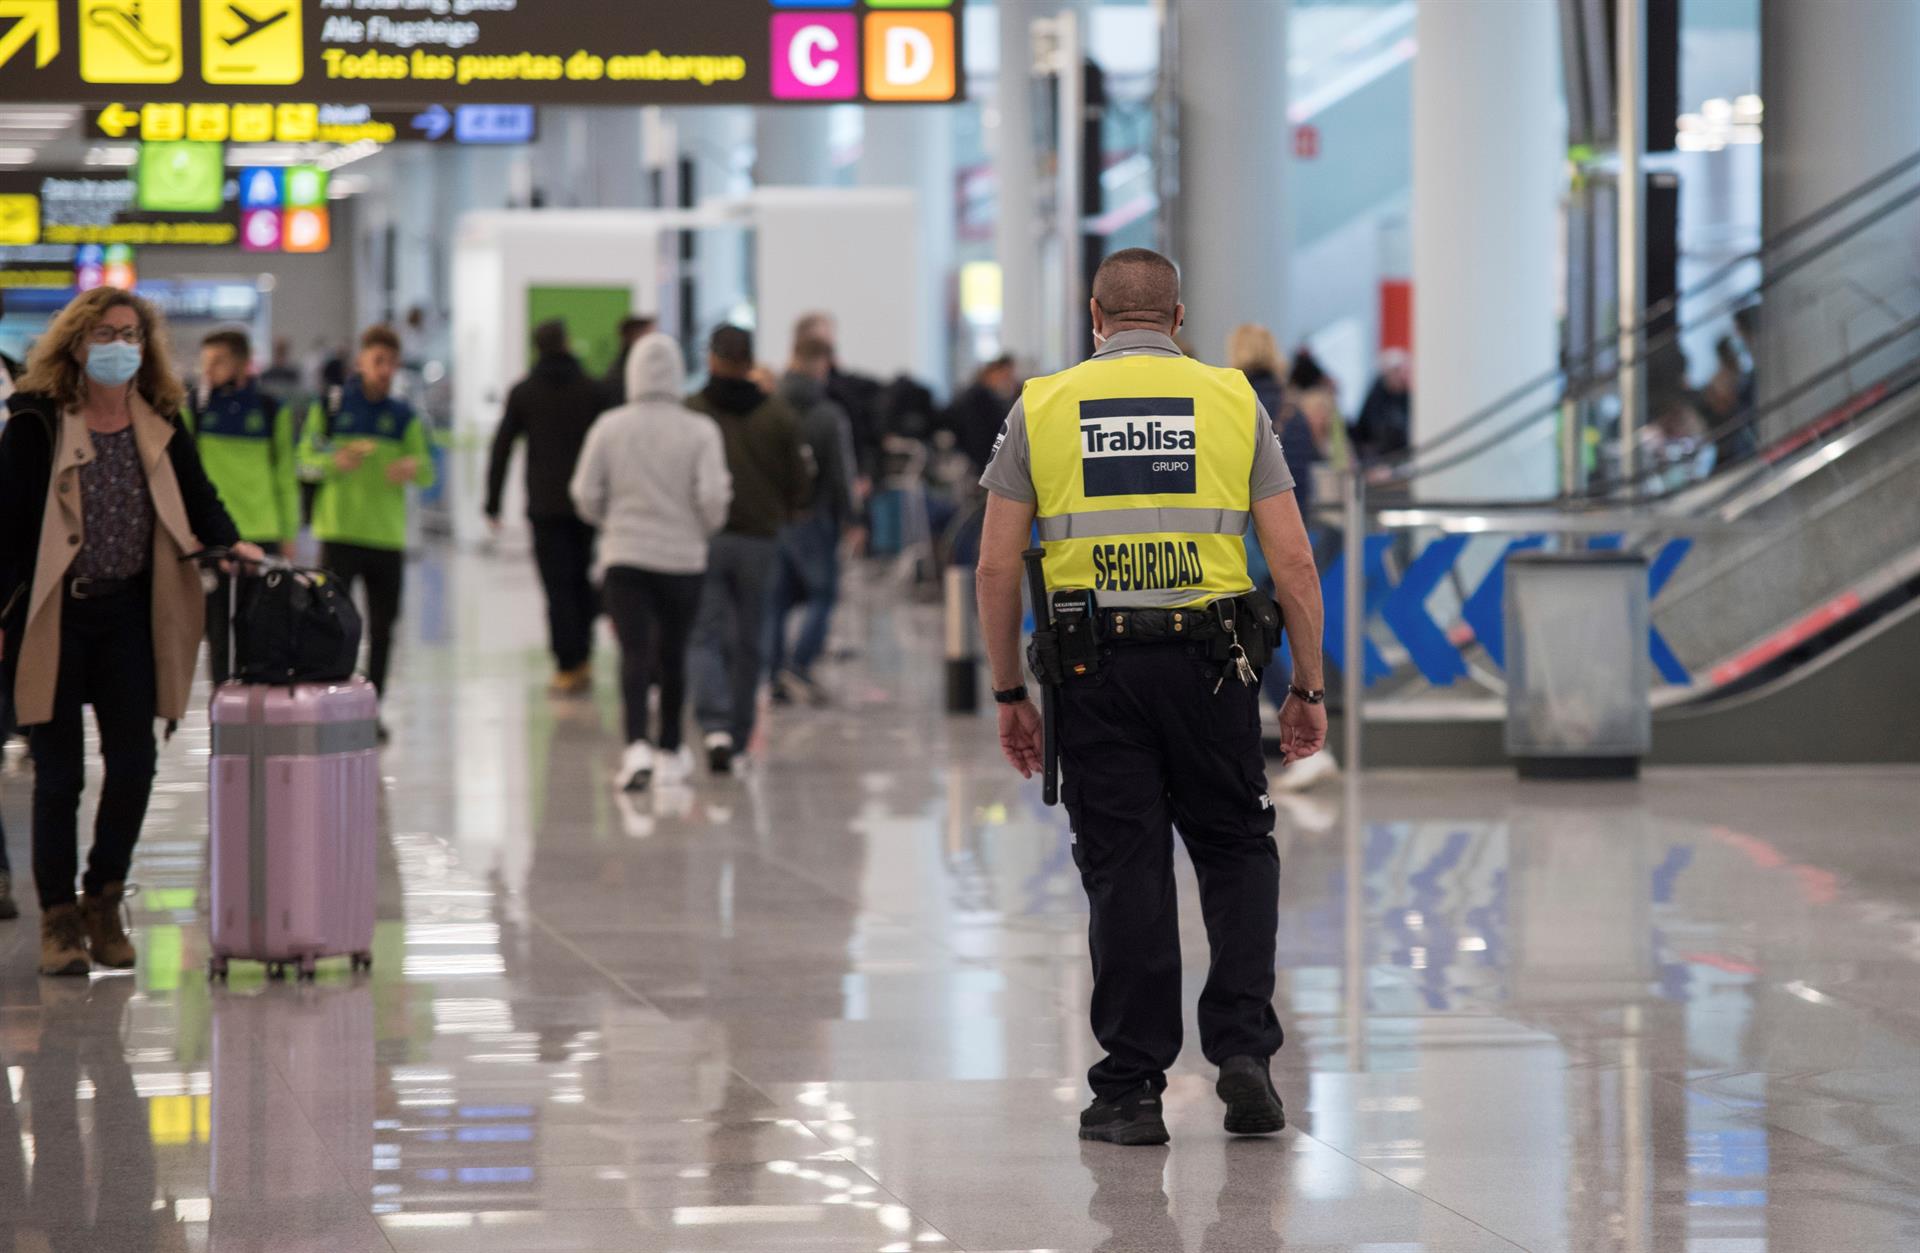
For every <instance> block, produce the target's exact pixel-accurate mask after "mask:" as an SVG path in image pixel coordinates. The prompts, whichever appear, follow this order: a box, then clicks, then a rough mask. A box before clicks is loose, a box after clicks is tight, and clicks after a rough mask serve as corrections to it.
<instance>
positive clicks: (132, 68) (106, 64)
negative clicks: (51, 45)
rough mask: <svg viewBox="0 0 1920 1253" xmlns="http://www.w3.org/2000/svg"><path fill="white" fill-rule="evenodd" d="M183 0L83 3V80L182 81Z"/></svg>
mask: <svg viewBox="0 0 1920 1253" xmlns="http://www.w3.org/2000/svg"><path fill="white" fill-rule="evenodd" d="M185 43H186V40H185V38H184V37H183V36H182V35H181V33H180V0H80V77H81V78H82V79H83V80H85V81H86V82H89V83H177V82H179V81H180V72H181V69H182V68H183V67H184V65H185V64H186V59H187V57H186V48H185Z"/></svg>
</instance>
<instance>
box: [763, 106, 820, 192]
mask: <svg viewBox="0 0 1920 1253" xmlns="http://www.w3.org/2000/svg"><path fill="white" fill-rule="evenodd" d="M832 115H833V109H832V107H831V106H822V105H812V106H808V105H788V106H786V107H784V108H774V107H765V108H759V109H755V110H754V113H753V152H754V156H753V183H754V186H756V187H825V186H828V185H829V184H831V183H832V182H833V181H834V179H833V126H832V120H833V119H832Z"/></svg>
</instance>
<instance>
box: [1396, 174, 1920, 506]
mask: <svg viewBox="0 0 1920 1253" xmlns="http://www.w3.org/2000/svg"><path fill="white" fill-rule="evenodd" d="M1915 169H1920V151H1916V152H1914V153H1911V154H1909V155H1908V156H1906V157H1904V158H1902V159H1901V160H1899V161H1896V162H1895V163H1894V164H1892V165H1890V166H1888V167H1887V168H1886V169H1884V170H1881V171H1880V172H1879V173H1877V174H1875V175H1873V176H1872V177H1871V178H1869V179H1867V180H1866V181H1865V182H1863V183H1861V184H1860V185H1859V186H1857V187H1854V188H1852V189H1850V190H1849V191H1847V192H1845V193H1843V194H1842V195H1840V196H1838V197H1836V198H1834V199H1833V200H1831V201H1829V202H1828V203H1827V204H1825V205H1823V206H1821V207H1820V208H1818V209H1816V210H1814V211H1813V212H1812V213H1810V214H1808V215H1807V216H1806V217H1804V218H1801V219H1800V220H1798V221H1796V222H1793V223H1791V224H1789V225H1787V226H1785V227H1782V228H1781V229H1780V230H1779V231H1778V232H1777V233H1776V234H1774V235H1772V236H1770V237H1768V238H1767V239H1765V240H1762V241H1761V243H1760V245H1759V247H1757V248H1755V249H1753V250H1752V251H1749V252H1745V253H1742V254H1740V255H1739V256H1737V257H1734V258H1732V259H1731V260H1729V261H1727V262H1725V263H1724V264H1722V265H1721V266H1719V267H1718V268H1717V269H1715V270H1714V271H1713V272H1712V273H1711V274H1709V275H1707V276H1706V277H1705V278H1703V279H1701V280H1699V281H1698V282H1696V283H1695V284H1694V285H1693V287H1692V288H1690V289H1689V290H1688V291H1685V292H1676V293H1675V294H1674V295H1671V296H1667V297H1665V298H1663V299H1661V300H1659V301H1656V302H1655V303H1654V304H1652V305H1650V306H1648V308H1647V309H1646V310H1644V311H1643V312H1642V313H1641V315H1640V317H1639V318H1638V320H1637V321H1636V322H1635V323H1634V325H1633V326H1632V327H1631V328H1630V330H1629V333H1630V334H1635V335H1637V334H1641V333H1643V332H1644V330H1645V328H1646V327H1647V326H1649V325H1651V324H1652V323H1654V322H1656V321H1658V320H1659V319H1662V318H1665V317H1666V316H1667V315H1668V314H1670V313H1673V312H1674V311H1675V310H1676V309H1678V308H1679V306H1680V304H1681V303H1682V302H1685V301H1687V300H1691V299H1693V298H1694V297H1696V296H1697V295H1698V294H1699V293H1701V292H1702V291H1707V290H1711V289H1712V288H1713V287H1714V286H1716V285H1718V284H1719V283H1721V282H1723V281H1725V280H1726V279H1727V278H1729V277H1730V276H1732V275H1733V274H1734V273H1735V272H1736V271H1737V270H1738V269H1740V268H1741V267H1742V266H1745V265H1749V264H1752V263H1754V262H1760V263H1761V264H1763V265H1764V264H1765V263H1766V262H1767V260H1768V258H1769V257H1770V256H1771V255H1772V254H1773V253H1775V252H1776V251H1779V250H1781V249H1782V248H1784V247H1785V246H1786V245H1787V244H1789V243H1790V242H1792V241H1793V240H1795V239H1797V238H1798V237H1799V236H1801V235H1804V234H1806V233H1808V232H1809V231H1811V230H1812V229H1813V228H1815V227H1817V226H1820V225H1824V224H1825V223H1826V222H1827V221H1828V220H1829V219H1831V218H1834V217H1837V216H1839V215H1840V214H1841V213H1843V212H1844V211H1846V210H1848V209H1851V208H1854V207H1855V206H1856V205H1857V203H1858V202H1859V200H1860V198H1861V197H1863V196H1867V195H1871V194H1872V193H1874V192H1876V191H1878V190H1880V189H1881V188H1882V187H1884V186H1886V185H1887V184H1889V183H1891V182H1893V181H1895V180H1896V179H1898V178H1899V177H1901V176H1902V175H1904V174H1907V173H1909V172H1911V171H1913V170H1915ZM1916 196H1920V187H1916V188H1914V189H1911V190H1910V191H1909V192H1907V193H1906V194H1905V195H1904V196H1903V197H1901V198H1898V199H1897V200H1896V202H1895V203H1894V204H1892V205H1890V206H1883V207H1882V209H1880V210H1876V212H1875V213H1873V214H1871V215H1869V217H1868V219H1867V220H1866V221H1864V222H1857V223H1854V224H1852V225H1851V226H1849V227H1847V228H1846V229H1845V230H1843V231H1840V232H1837V233H1836V234H1834V235H1832V236H1830V237H1828V238H1827V239H1825V240H1824V241H1822V242H1821V243H1820V244H1819V245H1818V246H1817V247H1815V248H1813V249H1810V250H1809V251H1808V252H1806V253H1804V254H1802V255H1801V256H1800V257H1799V258H1797V259H1796V261H1795V262H1794V263H1793V268H1794V269H1797V268H1799V266H1800V265H1803V264H1805V263H1806V262H1807V261H1809V260H1811V259H1813V258H1814V257H1817V256H1820V255H1823V254H1824V253H1826V252H1828V251H1830V250H1831V249H1833V248H1835V247H1838V246H1839V245H1841V244H1843V243H1846V242H1847V241H1849V240H1851V239H1853V238H1854V237H1855V236H1857V235H1858V234H1860V233H1861V232H1862V231H1864V230H1865V229H1867V228H1868V227H1869V226H1871V225H1872V224H1873V223H1874V222H1876V221H1878V220H1879V219H1880V218H1881V217H1884V216H1885V212H1890V211H1891V209H1893V208H1898V207H1900V206H1901V205H1904V204H1907V203H1910V202H1911V201H1912V200H1913V199H1914V198H1915V197H1916ZM1768 285H1769V280H1768V279H1767V278H1763V279H1762V281H1761V283H1760V285H1759V286H1757V287H1756V288H1755V289H1754V290H1753V291H1752V292H1750V293H1747V294H1746V295H1745V296H1741V297H1734V298H1731V301H1732V304H1731V307H1733V308H1738V307H1739V306H1740V305H1742V304H1745V303H1747V302H1748V301H1750V300H1751V299H1752V298H1753V296H1754V295H1757V294H1758V293H1759V292H1761V291H1764V290H1765V289H1766V287H1767V286H1768ZM1715 316H1717V314H1716V315H1715ZM1619 340H1620V335H1619V333H1618V332H1614V333H1611V334H1608V335H1605V336H1599V337H1596V338H1595V339H1594V341H1593V342H1592V343H1591V344H1589V345H1588V348H1587V350H1586V352H1585V353H1584V354H1582V355H1580V356H1579V357H1577V358H1574V359H1572V360H1570V361H1563V362H1561V363H1560V364H1558V365H1556V366H1555V367H1554V368H1553V369H1551V370H1548V371H1546V372H1544V373H1542V374H1540V375H1538V376H1536V377H1534V378H1531V379H1528V380H1527V381H1526V382H1524V383H1521V384H1519V385H1518V386H1516V387H1514V388H1512V389H1510V390H1509V391H1507V392H1506V393H1504V394H1503V395H1501V396H1500V397H1499V398H1498V399H1496V400H1494V401H1493V402H1492V403H1491V404H1488V405H1484V406H1482V407H1481V408H1480V409H1478V410H1476V411H1474V412H1473V413H1471V414H1469V415H1468V416H1467V417H1466V418H1464V419H1463V420H1461V421H1460V422H1457V423H1455V424H1454V425H1453V426H1450V427H1448V428H1447V429H1446V430H1445V431H1442V432H1441V433H1440V434H1438V435H1436V436H1434V437H1433V438H1432V439H1431V440H1429V441H1427V443H1426V444H1425V445H1424V446H1423V447H1420V448H1413V447H1409V448H1405V449H1402V450H1400V451H1399V452H1396V453H1391V454H1388V455H1387V456H1384V457H1382V458H1380V459H1379V460H1378V462H1377V463H1376V464H1379V465H1383V466H1388V467H1396V468H1397V467H1400V466H1403V465H1405V464H1406V463H1407V462H1409V461H1411V460H1413V459H1414V458H1416V457H1418V456H1420V455H1422V454H1424V453H1430V452H1432V451H1433V450H1434V448H1435V447H1437V446H1439V445H1443V444H1447V443H1451V442H1452V441H1453V440H1454V439H1455V438H1457V437H1459V436H1461V435H1464V434H1466V433H1467V432H1468V431H1469V430H1471V429H1473V428H1475V427H1478V426H1481V425H1483V424H1484V423H1486V422H1489V421H1492V420H1493V419H1494V418H1496V417H1498V416H1499V415H1500V414H1501V413H1502V412H1503V411H1505V410H1507V409H1508V408H1510V407H1511V406H1513V405H1515V404H1517V403H1519V402H1520V401H1522V400H1524V399H1525V398H1526V397H1527V396H1529V395H1531V394H1533V393H1534V392H1537V391H1539V390H1540V389H1542V388H1544V387H1551V386H1554V385H1556V384H1559V383H1561V382H1563V381H1564V380H1565V379H1566V378H1567V377H1568V376H1569V375H1570V374H1571V375H1576V376H1578V370H1576V368H1575V367H1580V368H1585V367H1589V366H1592V365H1593V364H1595V363H1597V362H1598V361H1600V360H1601V359H1602V358H1604V357H1605V356H1607V355H1608V354H1609V353H1610V352H1617V351H1618V345H1619ZM1649 355H1650V353H1649V352H1644V351H1643V352H1642V353H1641V354H1640V355H1639V356H1637V357H1635V358H1634V359H1633V363H1634V364H1638V363H1641V362H1644V361H1645V360H1646V359H1647V357H1648V356H1649ZM1618 373H1619V366H1618V364H1616V365H1615V366H1614V367H1613V368H1612V369H1611V370H1610V371H1609V372H1607V373H1604V374H1599V375H1594V376H1593V377H1591V378H1582V379H1581V385H1582V386H1583V387H1585V388H1587V389H1589V390H1593V389H1597V388H1600V387H1602V386H1604V385H1605V384H1606V383H1608V382H1610V381H1611V380H1613V379H1614V378H1616V377H1618ZM1564 399H1566V397H1564V396H1562V397H1556V398H1555V400H1554V407H1555V408H1558V406H1559V405H1560V404H1561V403H1562V401H1563V400H1564ZM1419 474H1420V472H1419V471H1415V472H1412V473H1409V474H1407V475H1405V476H1404V479H1402V478H1401V476H1399V475H1396V480H1397V481H1411V480H1412V479H1413V478H1417V477H1419Z"/></svg>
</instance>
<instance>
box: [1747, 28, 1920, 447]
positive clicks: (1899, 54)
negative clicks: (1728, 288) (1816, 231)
mask: <svg viewBox="0 0 1920 1253" xmlns="http://www.w3.org/2000/svg"><path fill="white" fill-rule="evenodd" d="M1760 14H1761V18H1760V22H1761V27H1760V93H1761V98H1762V100H1764V102H1765V104H1766V113H1765V118H1764V121H1763V123H1762V128H1763V134H1764V136H1765V140H1764V142H1763V144H1762V145H1761V153H1760V161H1761V192H1762V195H1761V230H1762V234H1763V235H1764V236H1767V237H1771V236H1773V235H1776V234H1778V233H1779V232H1780V231H1782V230H1784V229H1786V228H1787V227H1789V226H1792V225H1793V224H1794V223H1796V222H1798V221H1800V220H1802V219H1803V218H1805V217H1807V216H1808V215H1809V214H1811V213H1813V212H1814V211H1815V210H1817V209H1820V208H1823V207H1825V206H1826V205H1828V204H1830V203H1831V202H1833V201H1834V200H1835V199H1837V198H1839V197H1841V196H1843V195H1844V194H1846V193H1847V192H1848V191H1849V190H1851V189H1852V188H1854V187H1857V186H1859V185H1860V184H1861V183H1863V182H1865V181H1866V180H1867V179H1869V178H1871V177H1872V176H1873V175H1875V174H1877V173H1879V172H1880V171H1882V170H1884V169H1886V168H1887V167H1888V166H1890V165H1892V164H1894V163H1895V162H1897V161H1899V160H1900V159H1901V158H1903V157H1907V156H1910V155H1912V154H1913V153H1914V152H1915V151H1917V150H1920V75H1916V74H1915V73H1914V68H1913V52H1914V49H1916V48H1920V4H1914V3H1911V2H1910V0H1896V2H1894V3H1888V2H1887V0H1821V3H1819V4H1813V5H1809V4H1802V3H1794V2H1792V0H1767V3H1764V4H1762V5H1761V6H1760ZM1901 185H1902V186H1911V185H1912V184H1911V181H1910V179H1909V181H1907V182H1905V183H1903V184H1901ZM1887 195H1888V191H1887V190H1882V191H1881V192H1880V194H1879V195H1878V196H1876V197H1872V198H1869V199H1868V200H1867V201H1866V202H1864V204H1862V205H1860V206H1858V207H1856V209H1855V211H1854V213H1853V214H1852V215H1851V216H1852V217H1853V218H1856V219H1857V218H1860V217H1863V216H1864V214H1865V212H1866V211H1867V210H1868V208H1869V207H1871V206H1878V205H1882V204H1885V203H1886V200H1887ZM1913 230H1914V216H1913V211H1912V210H1911V209H1906V210H1900V211H1896V212H1895V213H1893V214H1892V215H1891V216H1890V217H1889V218H1888V219H1887V220H1885V221H1882V222H1881V223H1879V224H1878V225H1877V226H1875V227H1872V228H1870V229H1869V230H1868V231H1866V232H1865V233H1864V234H1863V235H1861V236H1858V237H1856V238H1854V239H1852V240H1850V241H1849V242H1847V243H1846V244H1843V245H1842V246H1841V247H1840V248H1839V249H1838V250H1836V251H1835V252H1833V253H1830V254H1828V255H1827V256H1825V257H1823V258H1821V259H1820V260H1818V261H1816V262H1814V263H1813V264H1812V265H1810V266H1809V267H1807V269H1805V270H1804V271H1802V272H1800V273H1799V274H1797V275H1795V276H1794V277H1793V278H1791V279H1789V280H1788V281H1787V282H1786V283H1785V285H1784V286H1780V287H1776V288H1775V289H1773V290H1772V291H1770V292H1769V294H1768V296H1767V299H1766V301H1765V303H1764V305H1763V306H1762V308H1761V310H1760V319H1759V322H1760V339H1761V345H1760V349H1759V351H1758V353H1757V354H1756V358H1757V359H1756V361H1755V363H1754V364H1755V373H1756V379H1757V383H1758V386H1759V390H1760V395H1761V404H1762V406H1763V407H1764V406H1766V405H1767V404H1768V402H1769V400H1770V399H1771V398H1773V397H1776V396H1780V395H1782V394H1783V393H1784V392H1786V391H1788V390H1789V389H1794V388H1796V387H1797V386H1798V385H1800V384H1803V383H1804V382H1805V381H1806V380H1808V379H1810V378H1811V377H1813V376H1814V375H1816V374H1817V373H1819V372H1821V371H1824V370H1826V369H1827V368H1828V367H1830V366H1832V365H1833V364H1834V363H1836V362H1837V361H1839V360H1841V359H1842V358H1844V357H1845V356H1846V355H1847V354H1848V353H1849V351H1857V350H1858V348H1859V346H1860V345H1861V344H1864V343H1870V342H1872V341H1873V340H1874V339H1875V338H1876V337H1878V336H1881V335H1884V334H1886V333H1887V332H1888V331H1890V330H1891V329H1892V328H1893V327H1894V326H1895V325H1896V324H1897V318H1896V317H1895V316H1890V314H1892V312H1893V309H1899V308H1905V307H1906V304H1907V300H1908V297H1907V295H1906V291H1907V289H1908V286H1909V278H1910V276H1911V274H1912V273H1913V268H1914V252H1913V247H1912V244H1911V242H1910V240H1911V236H1912V234H1913ZM1889 305H1891V306H1892V308H1891V309H1890V308H1889V307H1888V306H1889ZM1889 364H1890V363H1888V362H1887V361H1886V360H1885V359H1884V357H1883V358H1881V359H1868V360H1865V361H1862V362H1860V363H1859V365H1858V367H1857V368H1856V370H1855V371H1854V374H1855V378H1856V384H1855V385H1857V381H1858V380H1859V378H1860V376H1861V375H1863V374H1864V376H1865V377H1868V378H1871V377H1874V376H1875V375H1876V374H1877V373H1883V372H1884V370H1885V369H1886V368H1888V365H1889ZM1850 390H1851V385H1850V384H1849V383H1848V381H1847V380H1846V379H1844V378H1840V379H1835V380H1833V382H1832V383H1831V384H1830V385H1829V386H1824V387H1816V388H1813V389H1812V390H1810V391H1808V390H1805V389H1804V388H1803V389H1801V390H1800V392H1799V393H1798V397H1797V399H1796V401H1795V403H1794V405H1793V406H1792V409H1791V411H1789V412H1782V413H1779V414H1777V415H1776V418H1775V419H1774V420H1772V421H1770V422H1769V423H1768V424H1767V425H1766V426H1765V427H1764V428H1763V433H1764V434H1766V435H1769V436H1771V435H1775V434H1778V433H1779V432H1780V431H1781V430H1783V429H1785V428H1787V427H1791V426H1793V425H1795V424H1796V423H1798V422H1800V421H1804V420H1806V419H1809V418H1811V417H1812V416H1813V415H1814V414H1816V413H1819V412H1823V411H1825V410H1826V409H1827V408H1829V407H1831V406H1833V405H1835V404H1839V403H1842V402H1844V401H1845V399H1846V398H1847V396H1848V395H1849V394H1850Z"/></svg>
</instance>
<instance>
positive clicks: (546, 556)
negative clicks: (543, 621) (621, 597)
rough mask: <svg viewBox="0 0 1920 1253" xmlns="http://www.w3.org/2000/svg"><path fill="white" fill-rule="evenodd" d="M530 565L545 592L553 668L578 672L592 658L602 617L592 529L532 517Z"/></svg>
mask: <svg viewBox="0 0 1920 1253" xmlns="http://www.w3.org/2000/svg"><path fill="white" fill-rule="evenodd" d="M529 521H530V522H531V523H532V525H533V560H534V564H535V565H537V566H539V567H540V584H541V586H542V587H544V588H545V589H546V592H547V639H548V642H549V644H550V646H551V647H552V649H553V664H554V667H555V668H556V669H559V670H577V669H579V668H580V667H581V666H584V665H586V664H587V660H588V658H590V657H592V656H593V620H594V618H596V617H597V616H599V613H600V600H599V597H597V596H595V595H594V592H593V541H594V535H595V532H594V529H593V528H592V527H590V526H588V525H587V524H586V523H584V522H582V521H581V520H580V519H578V518H532V519H529Z"/></svg>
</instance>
